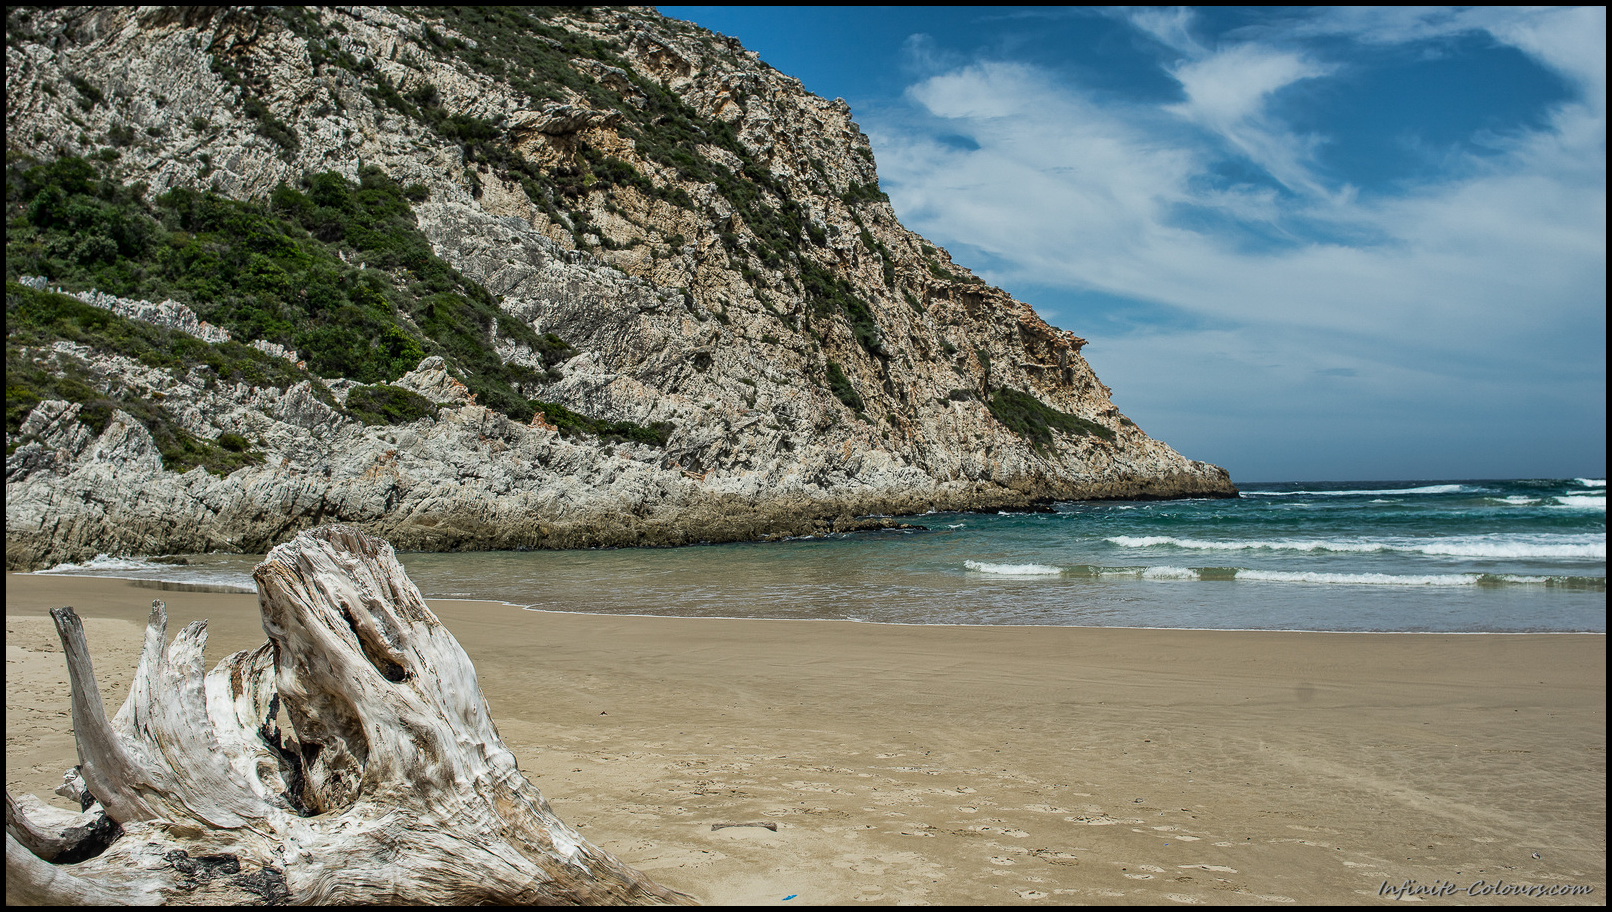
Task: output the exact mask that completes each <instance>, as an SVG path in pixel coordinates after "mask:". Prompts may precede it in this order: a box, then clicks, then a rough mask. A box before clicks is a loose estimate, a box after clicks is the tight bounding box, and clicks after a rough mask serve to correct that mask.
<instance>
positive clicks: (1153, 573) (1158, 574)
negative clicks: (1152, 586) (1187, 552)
mask: <svg viewBox="0 0 1612 912" xmlns="http://www.w3.org/2000/svg"><path fill="white" fill-rule="evenodd" d="M1197 578H1198V571H1196V570H1194V569H1192V568H1190V567H1149V568H1147V569H1146V570H1143V571H1142V579H1150V580H1195V579H1197Z"/></svg>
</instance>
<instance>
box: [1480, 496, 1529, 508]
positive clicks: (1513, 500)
mask: <svg viewBox="0 0 1612 912" xmlns="http://www.w3.org/2000/svg"><path fill="white" fill-rule="evenodd" d="M1489 499H1490V500H1492V501H1494V502H1495V503H1503V504H1517V505H1519V506H1520V505H1522V504H1535V503H1539V498H1537V497H1524V496H1522V495H1521V494H1513V495H1511V496H1510V497H1491V498H1489Z"/></svg>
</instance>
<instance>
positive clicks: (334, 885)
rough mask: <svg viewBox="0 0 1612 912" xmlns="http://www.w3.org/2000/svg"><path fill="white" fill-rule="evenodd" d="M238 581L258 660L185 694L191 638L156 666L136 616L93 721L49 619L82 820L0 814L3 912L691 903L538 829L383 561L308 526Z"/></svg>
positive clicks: (235, 664) (535, 807) (152, 639)
mask: <svg viewBox="0 0 1612 912" xmlns="http://www.w3.org/2000/svg"><path fill="white" fill-rule="evenodd" d="M253 576H254V578H255V579H256V581H257V587H258V603H259V605H260V607H261V609H262V612H263V629H264V631H265V632H266V633H267V634H268V637H269V641H268V642H267V643H265V644H263V645H262V646H260V647H258V648H257V649H254V650H251V651H249V652H238V653H235V654H234V655H231V656H229V657H228V658H225V659H224V660H223V661H221V662H219V663H218V666H217V667H216V668H214V669H213V670H212V671H211V672H207V673H204V669H203V664H202V647H203V646H204V645H205V644H206V641H207V627H206V622H203V621H198V622H196V623H194V624H191V625H189V626H187V627H186V628H185V629H184V630H182V631H180V632H179V635H178V636H176V637H175V638H174V640H173V642H172V644H171V645H170V644H168V643H167V624H168V619H167V614H166V611H165V609H164V606H163V603H162V602H161V601H157V602H154V603H152V609H151V619H150V623H149V625H148V626H147V628H146V634H145V645H144V651H143V653H142V655H141V657H140V664H139V668H138V670H137V672H136V673H135V677H134V681H133V684H132V685H131V687H130V690H129V697H128V700H127V701H125V702H124V704H123V708H122V709H121V710H119V712H118V713H117V715H116V716H115V717H113V718H112V719H111V720H108V719H107V718H106V713H105V711H104V709H103V708H102V703H101V696H100V692H99V689H98V687H97V686H96V683H95V676H94V674H93V672H92V670H91V666H90V657H89V653H88V649H87V647H86V644H85V639H84V629H83V626H82V624H81V623H80V622H79V619H78V616H77V615H76V614H74V612H73V609H71V608H59V609H56V610H53V611H52V612H51V617H52V618H53V619H54V620H55V622H56V629H57V632H58V633H59V634H60V636H61V641H62V647H63V650H64V652H65V654H66V658H67V666H68V674H69V679H70V681H71V683H72V705H73V730H74V733H75V737H76V738H77V742H78V755H79V766H78V767H77V768H76V769H75V770H73V771H70V772H69V774H68V776H67V781H66V782H64V785H63V787H62V788H61V789H58V793H59V794H63V795H69V796H71V797H74V798H77V799H79V801H80V804H81V806H82V807H83V808H84V811H83V813H80V814H76V815H75V814H69V813H67V812H64V811H61V810H58V809H55V808H51V807H48V806H46V805H44V804H43V803H42V802H39V801H38V800H37V799H34V798H33V797H32V796H24V800H22V801H19V800H17V799H14V798H13V797H12V795H11V794H10V793H9V792H8V793H7V794H6V901H7V902H8V903H28V902H31V903H52V904H56V903H63V904H65V903H95V904H107V903H115V904H169V903H172V904H217V903H246V904H265V903H267V904H280V903H297V904H323V903H341V904H348V903H364V904H398V903H421V904H424V903H430V904H453V905H460V904H474V903H508V904H547V903H611V904H618V903H691V902H692V899H691V898H690V897H689V896H687V895H685V894H683V893H679V892H677V891H674V890H670V889H667V888H666V887H662V886H660V885H658V884H656V883H654V882H653V881H650V880H649V879H648V878H647V877H645V876H644V875H643V874H641V873H640V872H638V871H636V870H634V869H632V868H630V867H628V866H627V865H625V864H623V863H622V862H621V861H619V860H618V859H616V858H615V857H614V856H612V855H611V854H610V853H609V852H606V851H604V850H603V849H600V848H597V847H596V846H594V845H592V844H590V843H589V842H588V841H587V840H585V839H583V838H582V837H581V836H580V835H579V834H578V833H577V832H576V831H575V830H573V829H571V828H570V827H569V826H566V825H565V823H563V822H562V821H561V820H560V819H559V818H558V817H556V816H555V814H554V811H553V809H552V808H550V807H549V804H548V802H547V801H546V800H544V798H543V796H542V794H541V793H539V791H538V790H537V787H536V786H534V785H532V784H531V783H530V782H528V781H527V780H526V777H525V776H523V775H521V772H520V770H519V768H518V767H517V766H516V764H515V757H514V755H513V754H511V753H510V751H509V749H508V748H507V747H505V746H504V743H503V741H502V740H501V739H500V738H499V736H498V728H497V726H495V725H494V724H493V720H492V715H491V713H490V712H489V710H488V707H487V700H486V698H485V697H484V696H483V695H482V691H481V686H480V684H479V683H478V682H477V679H476V671H475V668H474V667H473V666H472V665H471V662H470V658H469V656H467V655H465V652H464V650H463V649H462V648H461V647H460V646H459V643H458V641H457V640H455V639H454V638H453V635H452V634H450V633H449V632H448V630H447V628H445V627H444V626H443V625H442V622H441V621H439V620H438V619H437V617H436V615H434V614H433V613H432V612H431V610H430V609H429V608H427V607H426V604H425V600H424V599H423V598H422V597H421V596H420V591H419V589H417V588H416V587H415V586H414V584H413V582H411V581H410V580H409V578H408V576H407V575H406V574H405V573H404V571H403V567H402V565H400V564H399V563H398V561H397V556H396V554H395V553H394V552H393V550H392V547H391V545H389V544H387V543H386V542H384V541H382V540H380V539H378V538H374V537H371V536H369V535H366V534H364V533H362V532H360V531H358V530H357V529H354V528H350V527H344V526H327V527H323V528H320V529H315V530H313V531H310V532H304V533H302V534H300V535H298V536H297V537H296V538H295V539H294V540H292V541H290V542H288V543H286V544H284V545H281V546H280V547H278V548H275V549H274V550H273V551H272V552H270V553H269V555H268V557H267V558H266V559H265V560H264V561H263V563H261V564H259V565H258V566H257V568H256V569H255V571H254V572H253ZM282 710H283V712H284V714H285V718H286V719H288V720H289V725H288V726H287V727H288V729H289V730H286V731H282V730H281V728H280V726H279V725H278V724H277V723H276V719H277V718H278V717H279V715H280V713H281V712H282Z"/></svg>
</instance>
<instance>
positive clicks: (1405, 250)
mask: <svg viewBox="0 0 1612 912" xmlns="http://www.w3.org/2000/svg"><path fill="white" fill-rule="evenodd" d="M1129 20H1130V22H1131V23H1132V24H1133V25H1134V26H1135V27H1136V28H1137V29H1139V30H1140V31H1141V32H1142V33H1144V34H1145V35H1146V36H1148V37H1149V38H1151V39H1154V40H1156V41H1157V42H1159V43H1161V44H1163V45H1164V46H1166V47H1167V48H1169V49H1170V50H1171V51H1172V52H1173V55H1172V56H1171V57H1170V59H1168V60H1164V61H1161V62H1160V64H1159V65H1160V66H1161V67H1162V68H1163V69H1164V71H1165V72H1167V73H1169V74H1170V75H1171V76H1173V77H1174V78H1175V79H1176V80H1177V81H1178V82H1179V83H1180V85H1181V88H1182V93H1183V96H1184V100H1180V101H1176V102H1170V103H1162V104H1160V103H1155V104H1151V105H1150V104H1145V103H1140V102H1135V101H1130V102H1119V101H1114V100H1113V98H1112V95H1106V96H1104V95H1099V94H1097V93H1095V92H1089V91H1087V90H1085V89H1084V88H1083V87H1082V86H1079V85H1073V84H1070V83H1068V82H1067V81H1063V80H1061V79H1060V77H1059V76H1057V75H1055V74H1054V72H1053V71H1051V70H1048V69H1044V68H1041V67H1038V66H1035V65H1032V64H1029V63H1024V62H1004V61H999V60H983V59H981V60H972V61H967V62H962V61H953V62H952V63H950V64H949V65H941V66H939V67H938V68H937V69H934V70H931V71H930V75H927V76H925V77H924V78H922V79H920V80H918V81H916V82H915V83H914V84H913V85H912V86H911V87H910V88H909V90H908V93H907V97H908V99H909V100H910V101H911V102H912V104H913V109H912V110H911V111H910V112H908V114H907V116H905V117H898V116H895V115H894V114H891V115H888V116H882V117H880V118H879V119H876V120H874V121H873V122H871V123H870V124H869V132H870V134H871V135H872V136H873V138H874V140H875V142H876V144H877V150H878V153H879V162H880V170H881V174H882V175H883V177H884V178H885V187H886V189H887V190H888V191H889V192H890V193H891V196H892V198H893V199H894V200H895V202H896V204H897V207H898V210H899V211H901V213H902V215H903V218H904V219H905V220H906V221H907V222H908V223H909V224H911V225H912V226H913V227H915V228H916V229H917V230H919V231H921V232H922V233H924V234H926V235H928V236H930V237H933V238H935V239H937V240H939V241H941V242H943V243H946V244H947V245H948V246H951V247H952V248H953V249H954V250H957V251H959V253H960V254H961V255H962V256H963V259H964V261H965V262H967V261H968V256H967V251H968V250H970V249H972V250H973V251H974V252H976V253H977V254H980V255H982V256H981V259H982V260H983V261H985V262H987V263H989V264H991V269H990V270H988V272H987V277H988V278H991V279H992V280H994V281H997V282H999V283H1002V284H1004V285H1007V286H1008V287H1009V288H1010V289H1011V288H1014V287H1016V286H1018V287H1026V286H1028V287H1036V288H1043V289H1053V290H1056V289H1063V290H1065V291H1067V292H1071V293H1077V292H1082V291H1098V292H1102V293H1103V294H1104V295H1106V296H1109V297H1110V298H1118V299H1122V300H1126V299H1128V300H1132V301H1136V302H1138V303H1139V304H1145V305H1150V306H1155V307H1162V308H1164V309H1165V311H1166V312H1172V313H1175V314H1177V315H1178V319H1177V320H1176V321H1175V323H1174V324H1173V325H1174V326H1175V328H1173V329H1171V330H1169V332H1168V334H1160V333H1159V332H1151V333H1147V334H1134V335H1133V336H1131V337H1130V338H1128V339H1118V338H1116V339H1115V340H1111V341H1112V342H1114V343H1115V344H1117V345H1120V346H1122V347H1124V348H1126V349H1128V350H1131V351H1135V350H1136V345H1137V343H1138V342H1139V340H1141V339H1143V338H1146V339H1147V340H1149V341H1150V342H1152V343H1154V344H1159V345H1164V346H1166V347H1168V348H1172V349H1177V350H1179V352H1180V353H1181V354H1182V357H1181V358H1179V359H1176V360H1170V359H1165V360H1163V361H1159V362H1158V363H1157V367H1158V368H1159V369H1158V370H1157V371H1156V372H1155V374H1154V377H1155V381H1156V382H1167V381H1168V382H1173V383H1175V385H1176V388H1182V387H1185V386H1190V385H1192V384H1193V381H1192V379H1191V378H1189V377H1187V376H1184V375H1183V373H1184V372H1188V371H1199V372H1200V373H1201V374H1207V375H1212V376H1214V377H1216V378H1217V379H1218V380H1220V381H1221V382H1223V383H1226V384H1228V385H1231V386H1236V387H1239V388H1242V387H1247V388H1248V391H1249V392H1250V393H1253V392H1256V391H1258V390H1260V389H1264V390H1265V398H1269V395H1270V392H1269V391H1270V390H1271V389H1279V388H1281V387H1280V386H1276V385H1274V384H1282V383H1286V384H1290V385H1291V384H1298V385H1299V386H1300V387H1302V386H1304V385H1306V384H1309V385H1313V384H1317V383H1322V384H1330V386H1328V387H1327V388H1326V389H1328V390H1332V391H1333V392H1337V390H1336V389H1334V388H1335V387H1338V386H1339V385H1340V384H1346V385H1349V386H1350V387H1351V388H1350V389H1349V390H1348V391H1347V395H1345V394H1344V393H1342V392H1338V395H1339V396H1343V397H1344V398H1340V399H1338V400H1337V401H1336V402H1335V403H1334V404H1335V405H1336V406H1337V407H1338V408H1343V407H1345V405H1346V402H1348V401H1354V402H1356V404H1357V406H1358V404H1359V403H1360V401H1361V400H1360V398H1359V397H1361V396H1367V397H1369V396H1377V397H1379V398H1380V400H1381V402H1382V407H1383V408H1384V409H1390V408H1405V409H1410V408H1412V406H1414V405H1415V404H1416V402H1417V401H1421V400H1418V399H1417V398H1416V397H1418V396H1422V397H1427V398H1426V400H1425V401H1421V406H1422V407H1423V409H1424V410H1435V411H1437V410H1442V412H1441V413H1448V414H1454V413H1455V412H1460V411H1462V410H1463V409H1464V410H1465V411H1466V412H1468V413H1472V414H1474V415H1475V414H1477V412H1478V411H1479V410H1478V409H1477V408H1476V407H1475V405H1474V403H1472V402H1470V401H1467V397H1466V396H1465V395H1464V394H1463V392H1462V390H1463V389H1468V390H1470V389H1475V388H1477V387H1478V386H1481V387H1483V388H1485V389H1488V388H1490V387H1494V386H1495V385H1496V378H1499V377H1503V378H1505V380H1504V383H1502V384H1501V386H1502V387H1504V386H1505V384H1510V385H1511V386H1512V387H1516V388H1519V389H1521V388H1530V389H1535V390H1536V391H1539V392H1537V393H1536V394H1538V395H1545V393H1544V392H1543V391H1544V390H1545V389H1546V387H1545V386H1543V385H1541V384H1544V383H1545V382H1546V381H1547V380H1548V379H1549V378H1555V379H1556V381H1558V382H1559V383H1561V384H1566V385H1565V386H1560V385H1559V386H1558V387H1556V389H1557V390H1571V391H1573V392H1570V393H1568V395H1571V396H1577V397H1581V398H1587V399H1588V400H1590V401H1588V402H1586V403H1585V405H1586V406H1588V407H1590V408H1599V409H1601V410H1602V411H1604V404H1605V398H1604V381H1605V342H1604V330H1605V310H1604V302H1605V285H1606V257H1605V198H1606V197H1605V142H1606V124H1605V11H1604V9H1600V8H1597V9H1593V10H1555V9H1551V10H1533V11H1509V10H1507V11H1489V10H1470V11H1453V12H1452V11H1445V10H1435V11H1410V12H1406V11H1399V10H1388V11H1378V12H1375V13H1367V12H1362V11H1359V10H1354V9H1344V10H1330V11H1326V12H1323V13H1321V14H1318V15H1315V16H1311V17H1309V18H1302V19H1297V20H1294V21H1292V22H1288V23H1282V24H1280V25H1279V26H1275V25H1273V26H1269V27H1266V28H1264V29H1262V30H1243V31H1240V32H1239V33H1237V34H1236V35H1235V36H1234V38H1233V40H1224V41H1216V40H1212V38H1211V37H1210V36H1203V35H1200V33H1199V31H1198V29H1197V26H1196V24H1195V22H1194V19H1193V16H1192V14H1191V13H1187V12H1182V11H1173V10H1146V11H1139V12H1133V13H1130V14H1129ZM1474 33H1482V34H1486V35H1488V36H1490V37H1491V38H1492V40H1494V41H1495V42H1498V43H1501V44H1503V45H1506V46H1509V47H1514V48H1516V49H1518V50H1520V51H1521V52H1523V53H1524V54H1527V55H1528V56H1529V57H1530V58H1532V59H1534V60H1537V61H1539V62H1540V63H1541V64H1542V65H1544V66H1547V67H1549V68H1550V69H1551V70H1553V71H1554V72H1557V73H1558V74H1560V75H1561V76H1562V77H1563V78H1564V79H1566V80H1568V81H1569V82H1570V83H1571V84H1573V85H1574V86H1576V87H1577V91H1576V94H1575V96H1574V97H1573V98H1571V99H1570V100H1568V101H1567V102H1564V103H1562V104H1560V105H1558V106H1557V107H1556V108H1555V109H1554V110H1552V111H1550V112H1549V116H1548V118H1546V121H1547V123H1548V125H1547V126H1546V127H1545V128H1542V129H1519V130H1517V131H1515V132H1513V133H1510V134H1507V135H1506V136H1504V137H1496V138H1493V139H1492V141H1491V142H1492V144H1493V145H1495V146H1497V148H1496V149H1495V150H1494V152H1495V153H1497V154H1489V155H1484V156H1479V155H1476V154H1472V153H1469V152H1460V153H1456V154H1455V155H1453V156H1452V161H1451V165H1450V167H1448V168H1447V169H1446V170H1445V171H1443V172H1442V173H1440V174H1438V175H1436V176H1434V177H1431V178H1428V179H1424V180H1422V181H1421V182H1420V183H1416V184H1413V185H1409V186H1406V185H1403V184H1401V185H1395V186H1393V187H1368V188H1359V189H1357V188H1355V187H1352V186H1349V185H1347V184H1345V183H1341V182H1338V181H1336V180H1335V179H1332V178H1329V177H1328V176H1327V174H1326V171H1325V169H1322V168H1318V167H1317V166H1316V155H1317V150H1318V149H1319V148H1321V146H1322V144H1323V143H1325V142H1327V141H1328V137H1326V136H1321V135H1312V134H1308V133H1303V132H1301V131H1299V130H1296V129H1294V128H1292V127H1291V126H1289V125H1288V124H1286V123H1284V122H1283V121H1282V120H1281V119H1280V118H1279V117H1277V116H1275V115H1273V114H1272V113H1271V104H1270V102H1271V99H1272V98H1274V97H1276V96H1277V95H1278V94H1279V93H1281V92H1283V91H1287V90H1291V89H1292V87H1294V86H1296V85H1298V84H1300V83H1303V82H1306V81H1323V80H1327V79H1328V78H1330V77H1332V76H1333V75H1335V74H1338V73H1340V72H1341V71H1343V70H1345V69H1347V64H1348V61H1346V60H1340V59H1338V58H1337V57H1336V56H1334V57H1331V58H1328V57H1326V56H1323V51H1322V50H1321V49H1319V48H1312V47H1310V46H1308V45H1307V44H1306V42H1307V41H1310V40H1312V39H1316V38H1318V37H1326V38H1330V39H1333V43H1332V44H1330V45H1328V48H1329V50H1328V51H1327V53H1331V54H1333V55H1336V54H1337V53H1338V51H1337V48H1338V45H1337V43H1336V39H1339V38H1342V39H1346V40H1349V41H1354V42H1359V43H1371V44H1376V45H1384V44H1391V43H1414V42H1429V41H1438V40H1443V39H1446V38H1449V37H1451V36H1455V35H1463V34H1474ZM1222 38H1223V39H1224V38H1225V36H1222ZM930 59H931V60H932V61H934V60H936V59H937V58H935V57H934V56H931V58H930ZM945 134H955V135H961V136H964V137H967V138H968V139H969V140H971V141H972V144H973V145H975V146H977V148H974V149H966V148H960V147H959V144H958V143H955V142H951V143H948V142H942V141H941V140H940V139H939V137H940V136H942V135H945ZM1228 175H1231V176H1228ZM1258 175H1265V176H1266V177H1268V178H1269V180H1264V179H1260V178H1259V177H1258ZM1032 303H1037V302H1035V301H1032ZM1044 309H1045V308H1044ZM1048 315H1049V317H1051V318H1053V319H1054V322H1060V321H1061V322H1062V323H1063V324H1065V325H1068V326H1070V328H1074V329H1077V330H1078V331H1080V332H1081V333H1082V334H1083V335H1087V336H1089V337H1093V338H1094V346H1093V349H1092V352H1093V354H1094V358H1095V359H1097V360H1098V361H1100V359H1101V355H1100V354H1098V353H1099V352H1101V350H1102V346H1103V344H1104V341H1103V340H1102V338H1101V334H1100V333H1097V332H1094V331H1093V328H1092V327H1091V326H1090V325H1087V321H1090V320H1092V319H1094V318H1097V317H1099V316H1101V315H1100V314H1093V313H1083V314H1077V313H1072V312H1071V313H1060V312H1052V313H1049V314H1048ZM1194 325H1197V326H1202V327H1207V328H1204V329H1198V330H1192V329H1187V328H1182V327H1190V326H1194ZM1228 334H1229V335H1228ZM1239 339H1240V340H1243V341H1241V342H1238V341H1236V340H1239ZM1248 339H1259V340H1262V341H1261V344H1260V346H1256V347H1250V346H1249V345H1248V344H1247V340H1248ZM1193 340H1198V341H1200V342H1206V343H1208V347H1199V348H1197V349H1194V347H1193ZM1255 348H1258V349H1259V350H1260V351H1264V352H1265V354H1263V355H1256V354H1255V353H1254V351H1255ZM1194 350H1196V351H1198V352H1199V355H1198V356H1197V357H1192V356H1191V354H1190V353H1191V352H1192V351H1194ZM1210 350H1215V351H1220V352H1222V353H1224V354H1223V355H1219V356H1210V355H1207V354H1204V352H1208V351H1210ZM1280 365H1288V366H1287V367H1282V366H1280ZM1099 367H1100V368H1101V364H1100V363H1099ZM1104 376H1105V380H1106V381H1107V382H1109V383H1110V384H1111V385H1115V386H1116V387H1119V384H1118V383H1117V382H1116V380H1115V379H1114V378H1111V377H1110V376H1109V375H1108V374H1105V375H1104ZM1586 378H1587V380H1586ZM1586 383H1587V384H1589V385H1588V386H1587V385H1586ZM1120 388H1121V389H1124V387H1120ZM1197 388H1201V384H1198V387H1197ZM1290 388H1294V387H1291V386H1290ZM1596 388H1599V389H1600V392H1599V393H1594V392H1586V390H1591V389H1596ZM1396 390H1397V391H1399V392H1394V391H1396ZM1317 395H1318V396H1320V397H1321V398H1322V399H1326V396H1322V395H1321V394H1320V393H1317ZM1327 395H1331V393H1328V394H1327ZM1407 395H1409V396H1411V397H1412V401H1411V403H1410V404H1407V403H1406V402H1404V401H1402V400H1404V399H1405V397H1406V396H1407ZM1556 395H1558V396H1559V395H1561V393H1560V392H1558V393H1556ZM1597 396H1598V397H1599V400H1598V401H1599V403H1600V404H1599V406H1596V404H1595V401H1594V400H1596V397H1597ZM1349 397H1355V398H1353V399H1352V400H1351V399H1349ZM1328 401H1331V400H1328ZM1122 405H1123V401H1122ZM1575 405H1576V404H1575ZM1407 414H1409V413H1407ZM1599 420H1600V421H1601V422H1602V426H1603V427H1604V415H1603V416H1602V417H1600V418H1599ZM1406 422H1411V423H1413V420H1412V419H1410V418H1406V419H1405V420H1404V422H1402V423H1406ZM1602 452H1603V456H1602V458H1603V459H1604V445H1603V448H1602Z"/></svg>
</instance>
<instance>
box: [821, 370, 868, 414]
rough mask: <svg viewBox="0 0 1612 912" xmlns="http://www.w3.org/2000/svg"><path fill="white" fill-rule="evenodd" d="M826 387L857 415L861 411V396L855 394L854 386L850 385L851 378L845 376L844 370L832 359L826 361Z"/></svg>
mask: <svg viewBox="0 0 1612 912" xmlns="http://www.w3.org/2000/svg"><path fill="white" fill-rule="evenodd" d="M828 388H829V391H830V392H832V393H833V394H834V397H835V398H836V399H838V400H840V401H841V402H843V403H845V405H846V407H847V408H849V409H850V410H851V411H853V412H856V413H857V414H859V415H860V414H861V413H862V408H863V402H862V397H861V396H858V395H857V394H856V387H854V386H852V385H851V379H850V378H849V377H847V376H845V371H843V370H841V369H840V366H839V365H838V364H835V363H834V362H833V361H830V362H828Z"/></svg>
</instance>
